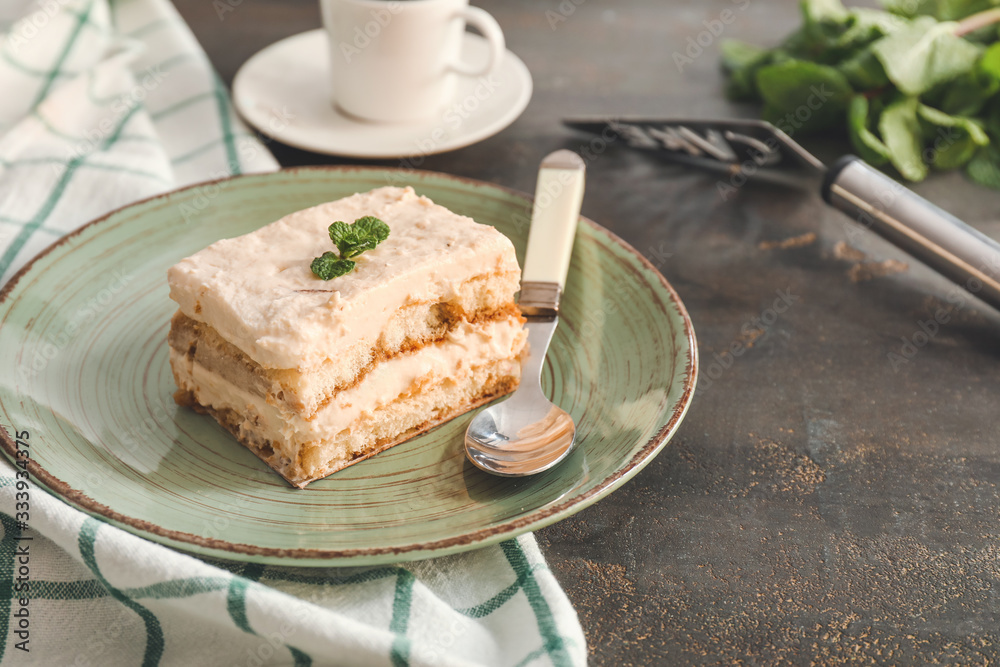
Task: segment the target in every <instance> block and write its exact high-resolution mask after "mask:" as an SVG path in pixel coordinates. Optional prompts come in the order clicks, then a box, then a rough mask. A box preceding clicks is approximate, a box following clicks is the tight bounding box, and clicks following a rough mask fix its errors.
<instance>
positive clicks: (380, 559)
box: [0, 165, 699, 567]
mask: <svg viewBox="0 0 1000 667" xmlns="http://www.w3.org/2000/svg"><path fill="white" fill-rule="evenodd" d="M300 172H306V173H309V172H314V173H342V174H348V173H352V172H379V173H386V172H391V173H396V174H401V175H403V176H404V178H412V179H413V180H414V181H418V180H422V179H426V178H438V179H441V180H445V181H448V180H451V181H457V182H459V183H463V184H465V185H471V186H475V187H486V188H491V189H495V190H499V191H501V192H503V193H505V194H508V195H512V196H514V197H516V198H519V199H523V200H524V202H525V203H526V204H528V205H530V204H531V202H532V201H533V197H532V196H530V195H528V194H527V193H524V192H522V191H520V190H516V189H514V188H509V187H506V186H503V185H498V184H496V183H491V182H488V181H482V180H479V179H475V178H470V177H467V176H457V175H454V174H447V173H444V172H437V171H430V170H423V169H400V168H394V167H379V166H367V165H316V166H298V167H288V168H283V169H279V170H277V171H272V172H258V173H250V174H239V175H236V176H227V177H224V178H217V179H210V180H206V181H200V182H197V183H192V184H189V185H186V186H183V187H180V188H175V189H173V190H169V191H166V192H162V193H160V194H156V195H152V196H150V197H145V198H143V199H139V200H136V201H134V202H130V203H129V204H126V205H124V206H120V207H118V208H116V209H114V210H112V211H109V212H108V213H105V214H104V215H102V216H100V217H98V218H95V219H93V220H91V221H89V222H87V223H85V224H84V225H82V226H80V227H79V228H77V229H75V230H73V231H72V232H70V233H68V234H66V235H64V236H62V237H60V238H59V239H56V240H55V241H54V242H53V243H51V244H50V245H49V246H48V247H46V248H45V249H44V250H42V251H41V252H39V253H38V254H37V255H35V256H34V257H32V258H31V260H29V261H28V263H26V264H25V265H24V266H23V267H21V268H20V269H19V270H18V271H17V272H16V273H15V274H14V275H13V276H11V278H10V280H8V281H7V283H6V284H4V285H3V286H2V287H0V309H2V308H3V306H4V305H5V304H6V303H7V299H8V298H9V297H10V295H11V293H12V291H13V289H14V288H15V287H16V286H17V284H18V283H19V282H20V280H21V279H22V278H24V277H25V276H26V275H27V274H28V273H29V272H31V270H32V269H33V268H34V267H35V265H36V263H38V262H39V261H40V260H42V259H43V258H44V257H46V256H47V255H48V254H49V253H51V252H53V251H55V250H56V249H58V248H59V247H60V246H61V245H63V244H65V243H68V242H69V241H70V240H71V239H73V238H75V237H76V236H79V235H80V234H82V233H84V232H85V231H87V230H89V229H91V228H92V227H95V226H97V225H100V224H101V223H103V222H105V221H106V220H108V219H109V218H111V217H112V216H115V215H118V214H119V213H121V212H123V211H126V210H128V209H130V208H133V207H138V206H142V205H144V204H148V203H150V202H153V201H156V200H159V199H164V200H165V199H167V198H169V197H174V196H177V195H178V194H180V193H183V192H186V191H189V190H194V189H197V188H204V187H208V186H212V185H217V184H220V183H224V182H232V181H237V180H249V179H253V178H272V177H276V176H277V175H281V174H294V173H300ZM398 182H403V180H400V181H398ZM580 221H582V222H583V223H584V224H586V225H588V226H589V227H590V228H591V230H592V231H593V232H598V233H600V234H603V235H605V236H606V237H607V239H608V240H609V241H610V242H611V243H613V244H615V245H618V246H620V247H621V249H623V250H624V251H626V252H627V253H629V254H630V255H632V256H633V257H634V258H636V259H638V260H639V262H640V264H641V265H642V266H643V267H644V268H645V269H646V270H647V271H649V272H651V273H652V274H653V275H654V276H656V277H657V278H658V279H659V281H660V285H661V286H662V287H663V288H665V289H666V291H667V293H668V295H669V299H670V302H671V304H672V305H673V307H674V308H675V309H676V312H677V313H678V314H679V315H680V316H681V320H682V322H683V331H684V337H685V339H686V341H687V344H688V354H687V355H686V357H687V358H686V366H685V369H684V373H685V378H684V381H683V383H684V386H683V391H682V393H681V397H680V399H679V401H678V402H677V403H676V404H675V405H674V407H673V410H672V412H671V415H670V418H669V419H668V420H667V422H666V423H665V424H664V425H663V426H662V427H661V428H660V429H659V430H658V431H657V432H656V433H655V434H653V435H652V436H651V437H650V438H649V440H647V441H646V443H645V444H644V445H643V446H642V448H641V449H640V450H639V451H638V452H636V453H635V454H634V455H633V456H632V458H631V459H629V460H628V462H627V463H625V464H624V465H622V466H620V467H619V468H618V470H616V471H615V472H614V474H612V475H610V476H608V477H606V478H605V479H603V480H601V482H600V483H599V484H597V485H596V486H595V487H593V488H592V489H590V490H589V491H587V492H586V493H584V494H583V495H581V496H576V497H574V498H573V499H569V500H566V501H563V502H561V503H559V504H557V505H554V506H552V507H549V508H545V509H536V510H534V511H532V512H530V513H528V514H526V515H522V516H519V517H516V518H514V519H512V520H510V521H506V522H504V523H501V524H498V525H494V526H487V527H484V528H480V529H478V530H475V531H472V532H466V533H463V534H462V535H457V536H454V537H450V538H446V539H440V540H435V541H432V542H419V543H412V544H407V545H403V546H388V547H387V546H382V547H366V548H351V549H314V548H278V547H261V546H258V545H253V544H245V543H242V542H231V541H227V540H220V539H218V538H214V537H205V536H201V535H195V534H193V533H186V532H183V531H178V530H172V529H167V528H164V527H162V526H159V525H157V524H155V523H152V522H149V521H146V520H144V519H140V518H137V517H134V516H126V515H125V514H122V513H120V512H118V511H116V510H114V509H112V508H111V507H108V506H107V505H104V504H103V503H100V502H98V501H96V500H94V499H93V498H90V497H89V496H88V495H86V494H85V493H83V492H82V491H79V490H77V489H74V488H73V487H71V486H70V485H69V484H68V483H66V482H64V481H63V480H61V479H59V478H57V477H55V476H54V475H52V474H50V473H49V472H48V471H47V470H45V468H43V467H42V466H41V464H39V463H38V462H37V461H36V460H35V459H34V458H32V457H29V458H28V459H27V462H26V463H25V466H26V468H27V470H28V473H29V474H30V475H31V476H32V477H33V478H34V480H33V481H35V483H36V484H39V483H40V485H41V486H43V487H44V489H45V490H46V491H47V492H48V493H50V494H52V495H53V496H56V497H57V498H59V499H60V500H63V501H69V502H70V504H72V505H74V506H75V507H76V508H77V509H80V510H82V511H84V512H85V513H87V514H89V515H91V516H95V517H97V518H99V519H101V520H104V521H106V522H109V523H111V524H113V525H117V526H119V527H121V528H122V529H123V530H126V531H128V532H131V533H132V534H135V535H137V536H138V537H142V538H144V539H149V540H151V541H154V542H158V543H161V544H166V545H168V546H171V547H174V548H177V549H181V550H183V551H188V552H193V553H197V554H200V555H205V556H211V557H216V558H222V559H224V560H237V561H249V562H258V563H266V564H280V565H297V566H310V565H315V566H322V567H330V566H331V565H333V564H334V562H337V564H342V565H352V564H355V562H364V563H366V564H379V563H390V562H399V561H403V560H421V559H424V558H434V557H438V556H442V555H447V554H450V553H457V552H460V551H466V550H471V549H477V548H481V547H485V546H488V545H490V544H496V543H499V542H501V541H504V540H507V539H512V538H515V537H517V536H518V535H521V534H524V533H526V532H531V531H534V530H537V529H539V528H543V527H545V526H548V525H551V524H553V523H555V522H557V521H560V520H562V519H564V518H567V517H569V516H571V515H573V514H575V513H576V512H579V511H581V510H583V509H585V508H587V507H589V506H590V505H592V504H594V503H596V502H597V501H598V500H600V499H602V498H604V497H605V496H607V495H608V494H610V493H611V492H613V491H614V490H616V489H617V488H618V487H620V486H621V485H622V484H624V483H625V482H627V481H628V480H629V479H631V478H632V477H634V476H635V475H636V474H638V473H639V472H640V471H641V470H642V469H643V468H644V467H645V466H646V465H648V464H649V463H650V462H651V461H652V460H653V459H654V458H655V457H656V455H657V454H658V453H659V450H660V449H662V448H663V447H664V446H666V444H667V443H668V442H669V441H670V439H671V438H672V437H673V435H674V433H675V432H676V431H677V429H678V427H679V426H680V424H681V422H682V421H683V419H684V416H685V415H686V414H687V411H688V409H689V408H690V405H691V403H692V400H693V398H694V394H695V388H696V385H697V381H698V369H699V355H698V345H697V339H696V336H695V332H694V324H693V322H692V320H691V316H690V315H689V314H688V312H687V308H685V306H684V303H683V302H682V301H681V299H680V296H679V295H678V294H677V292H676V290H675V289H674V288H673V286H672V285H671V284H670V283H669V282H668V281H667V279H666V278H665V277H664V276H663V274H661V273H660V271H659V270H658V269H657V268H656V267H655V266H654V265H653V264H652V263H651V262H650V261H649V260H648V259H646V257H644V256H643V255H642V253H640V252H639V251H638V250H636V249H635V248H634V247H632V245H631V244H629V243H628V242H626V241H625V240H624V239H622V238H621V237H620V236H618V235H617V234H615V233H614V232H612V231H611V230H609V229H606V228H605V227H602V226H601V225H599V224H598V223H596V222H594V221H593V220H591V219H590V218H587V217H585V216H583V215H581V216H580ZM12 428H13V425H12ZM15 435H16V433H15ZM0 448H2V449H3V451H4V452H5V453H6V455H7V456H8V457H9V459H10V461H11V464H12V465H13V466H14V467H15V468H17V467H20V466H19V464H18V458H19V457H18V456H17V451H18V448H17V444H16V441H15V439H14V438H12V437H11V435H10V434H9V433H8V432H7V429H6V427H5V426H3V425H0ZM137 531H138V532H137Z"/></svg>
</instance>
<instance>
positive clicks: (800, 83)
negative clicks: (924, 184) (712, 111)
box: [721, 0, 1000, 189]
mask: <svg viewBox="0 0 1000 667" xmlns="http://www.w3.org/2000/svg"><path fill="white" fill-rule="evenodd" d="M801 6H802V25H801V27H800V28H799V29H798V30H796V31H795V32H793V33H792V34H791V35H789V36H788V37H787V38H786V39H785V40H784V41H783V42H782V43H781V44H779V45H778V46H776V47H774V48H762V47H759V46H754V45H751V44H746V43H743V42H738V41H733V40H729V41H726V42H723V43H722V45H721V51H722V66H723V69H724V70H725V71H726V72H727V73H728V75H729V76H728V81H727V85H726V93H727V95H728V96H729V97H730V99H732V100H734V101H743V102H754V103H758V104H760V105H761V116H762V117H763V118H764V119H765V120H768V121H770V122H771V123H774V124H775V125H776V126H778V128H779V129H781V130H784V131H785V132H786V133H788V134H790V135H793V136H794V135H796V134H800V135H802V134H809V133H820V132H842V131H844V130H845V129H846V134H847V136H848V138H849V139H850V141H851V143H852V144H853V146H854V150H855V151H856V152H857V153H858V154H859V155H860V156H861V157H862V158H863V159H865V160H866V161H868V162H870V163H872V164H874V165H876V166H891V167H892V168H893V169H894V170H895V171H896V172H897V173H898V174H899V175H900V176H902V177H903V178H905V179H907V180H910V181H920V180H923V179H924V178H926V177H927V174H928V173H929V172H930V170H931V169H941V170H949V169H959V168H964V169H965V170H966V173H967V174H968V176H969V177H970V178H971V179H972V180H974V181H975V182H977V183H981V184H984V185H988V186H990V187H993V188H998V189H1000V29H998V25H1000V0H882V6H883V8H884V9H870V8H863V7H858V8H847V7H845V6H844V5H843V3H842V2H841V0H802V3H801Z"/></svg>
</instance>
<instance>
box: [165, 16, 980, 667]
mask: <svg viewBox="0 0 1000 667" xmlns="http://www.w3.org/2000/svg"><path fill="white" fill-rule="evenodd" d="M176 2H177V5H178V7H179V9H180V10H181V12H182V14H183V15H184V17H185V18H186V19H187V21H188V22H189V23H190V24H191V25H192V27H193V29H194V31H195V33H196V34H197V36H198V38H199V39H200V40H201V42H202V44H203V45H204V46H205V48H206V50H207V51H208V54H209V56H210V57H211V59H212V61H213V62H214V63H215V65H216V67H217V68H218V69H219V71H220V72H221V74H222V76H223V78H224V79H225V80H227V81H231V80H232V77H233V75H234V74H235V72H236V70H237V69H238V67H239V66H240V65H241V64H242V63H243V62H244V61H245V60H246V59H247V58H249V57H250V56H251V55H252V54H253V53H255V52H256V51H258V50H259V49H261V48H262V47H264V46H266V45H267V44H269V43H271V42H274V41H276V40H278V39H280V38H282V37H285V36H288V35H291V34H294V33H296V32H301V31H303V30H307V29H311V28H315V27H317V26H318V25H319V12H318V9H317V6H316V2H315V0H295V1H290V0H241V1H240V2H237V1H236V0H230V1H229V2H228V3H226V4H227V6H229V7H231V8H232V9H233V11H230V12H226V13H224V14H222V17H223V19H222V20H220V18H219V16H218V14H217V11H218V7H217V5H220V4H222V3H225V0H222V2H216V3H214V4H213V3H210V2H205V1H204V0H176ZM477 4H479V5H480V6H482V7H484V8H485V9H487V10H489V11H490V12H491V13H493V14H494V16H496V17H497V19H498V20H499V22H500V24H501V25H502V26H503V28H504V30H505V32H506V35H507V39H508V44H509V47H510V48H511V50H513V51H514V52H515V53H517V54H518V55H519V56H520V57H521V58H522V59H523V60H524V61H525V63H526V64H527V65H528V68H529V69H530V70H531V72H532V74H533V76H534V81H535V93H534V97H533V99H532V101H531V104H530V106H529V107H528V109H527V111H526V112H525V114H524V115H523V116H522V117H521V118H520V119H519V120H517V121H516V122H515V123H514V124H513V125H512V126H511V127H509V128H508V129H507V130H505V131H504V132H501V133H500V134H499V135H497V136H495V137H492V138H490V139H488V140H486V141H484V142H482V143H480V144H478V145H475V146H472V147H469V148H465V149H462V150H458V151H455V152H452V153H447V154H444V155H438V156H431V157H428V158H427V159H426V162H425V163H424V165H422V166H424V167H425V168H427V169H431V170H435V171H442V172H448V173H453V174H460V175H463V176H469V177H472V178H477V179H482V180H486V181H492V182H495V183H499V184H502V185H505V186H509V187H513V188H517V189H520V190H523V191H528V192H530V191H531V190H532V189H533V187H534V179H535V170H536V168H537V165H538V162H539V160H540V159H541V158H542V157H543V156H544V155H545V154H547V153H548V152H550V151H552V150H554V149H556V148H564V147H565V148H571V149H580V148H583V147H585V146H586V144H587V140H586V139H585V138H584V137H582V136H580V135H576V134H574V133H572V132H570V131H568V130H565V129H563V128H562V127H561V126H560V122H559V121H560V118H562V117H563V116H566V115H579V114H599V113H606V114H640V115H642V114H645V115H654V116H680V117H685V116H687V117H690V116H697V117H713V116H717V117H727V116H728V117H733V116H749V115H751V114H752V113H753V111H754V110H753V109H752V108H748V107H739V106H734V105H731V104H729V103H727V102H726V101H725V100H724V98H723V96H722V93H721V88H722V79H721V75H720V74H719V71H718V53H717V47H718V45H717V43H712V44H710V45H709V46H708V47H706V48H705V50H704V53H703V54H701V55H698V56H697V57H694V58H693V62H691V63H689V64H687V65H686V66H685V67H683V71H679V69H678V67H677V65H676V64H675V60H674V58H673V53H674V52H675V51H677V52H682V53H683V52H684V49H686V48H687V46H688V44H689V43H688V41H687V40H688V38H689V37H692V38H694V37H696V36H697V35H698V33H699V32H701V31H702V30H704V26H703V24H702V22H703V21H705V20H712V19H714V18H717V17H719V15H720V14H721V12H722V10H724V9H731V10H733V11H734V15H735V19H734V20H733V21H732V22H731V23H730V24H729V25H727V26H725V30H724V35H723V36H724V37H739V38H743V39H747V40H752V41H757V42H760V43H773V42H775V41H776V40H778V39H779V38H780V37H781V36H782V35H783V34H785V33H786V32H787V31H789V30H790V29H792V28H793V27H794V26H795V25H796V24H797V23H798V16H797V9H796V5H797V3H795V2H793V1H792V0H752V1H751V2H747V1H746V0H733V1H732V2H730V1H729V0H713V1H708V2H706V1H702V0H682V1H681V0H678V1H672V2H663V1H662V0H659V1H657V0H646V1H642V0H621V1H617V2H610V1H608V0H572V1H571V0H562V1H561V2H560V1H559V0H549V1H547V2H531V1H529V0H517V1H513V0H477ZM547 12H551V13H547ZM560 19H565V20H560ZM552 25H554V26H555V29H552V27H551V26H552ZM702 41H703V42H704V41H706V40H705V39H704V38H703V39H702ZM804 143H806V144H807V146H809V147H811V148H814V149H816V150H817V151H818V152H819V153H820V154H821V155H822V156H824V157H826V158H829V157H833V156H835V155H836V154H837V151H846V150H848V146H847V145H846V142H845V141H844V140H843V139H841V138H838V137H826V138H823V139H822V140H816V139H813V140H809V139H804ZM271 148H272V149H273V150H274V152H275V153H276V155H277V156H278V158H279V159H280V160H281V162H282V164H284V165H301V164H340V163H346V162H348V161H347V160H342V159H337V158H329V157H327V156H321V155H315V154H310V153H307V152H303V151H298V150H294V149H291V148H287V147H283V146H280V145H277V144H271ZM375 164H382V165H386V166H394V165H398V164H399V161H398V160H396V161H393V160H387V161H378V162H375ZM916 189H917V190H918V192H920V193H921V194H922V195H924V196H925V197H927V198H929V199H931V200H932V201H934V202H935V203H937V204H938V205H940V206H942V207H944V208H946V209H949V210H951V211H953V212H954V213H955V214H957V215H959V216H960V217H962V218H964V219H965V220H966V221H968V222H969V223H970V224H973V225H974V226H976V227H978V228H980V229H981V230H983V231H985V232H986V233H987V234H990V235H992V236H993V237H995V238H1000V222H998V220H997V215H996V212H997V211H998V210H1000V193H997V192H992V191H988V190H985V189H982V188H979V187H976V186H974V185H971V184H970V183H968V182H967V181H965V180H964V179H963V177H962V176H960V175H957V174H947V175H936V176H934V177H932V178H931V179H930V180H929V181H928V182H926V183H923V184H921V185H920V186H918V187H917V188H916ZM583 209H584V211H583V212H584V214H585V215H587V216H588V217H590V218H592V219H594V220H596V221H597V222H599V223H601V224H602V225H604V226H606V227H608V228H610V229H611V230H613V231H614V232H616V233H617V234H619V235H621V236H622V237H624V238H625V239H626V240H628V241H629V242H630V243H632V244H633V245H634V246H635V247H636V248H637V249H638V250H640V251H641V252H643V253H644V254H645V255H646V256H647V257H649V258H650V260H651V261H652V262H653V263H654V264H656V265H657V266H658V267H659V268H660V270H661V271H662V272H663V274H664V275H665V276H666V277H667V279H668V280H669V281H670V282H671V283H672V284H673V285H674V287H675V288H676V289H677V291H678V292H679V293H680V295H681V297H682V299H683V300H684V302H685V304H686V305H687V307H688V309H689V311H690V313H691V316H692V319H693V320H694V324H695V328H696V331H697V334H698V340H699V349H700V353H701V358H702V378H701V383H702V387H703V389H702V390H701V391H699V393H698V395H697V397H696V400H695V402H694V404H693V406H692V408H691V411H690V413H689V414H688V416H687V418H686V420H685V422H684V424H683V425H682V427H681V429H680V430H679V431H678V433H677V435H676V437H675V438H674V439H673V441H672V442H671V443H670V445H669V446H668V447H666V448H665V449H664V451H663V452H662V453H661V454H660V456H659V457H658V458H657V459H656V460H655V461H654V462H652V463H651V464H650V465H649V466H648V467H647V468H646V469H645V470H644V471H643V472H642V473H640V474H639V475H638V476H637V477H636V478H635V479H633V480H632V481H631V482H629V483H628V484H627V485H625V486H624V487H623V488H622V489H621V490H619V491H617V492H615V493H614V494H612V495H611V496H609V497H608V498H606V499H605V500H603V501H601V502H600V503H598V504H597V505H595V506H593V507H591V508H589V509H587V510H584V511H583V512H580V513H579V514H577V515H576V516H574V517H573V518H571V519H568V520H566V521H563V522H561V523H559V524H557V525H555V526H552V527H549V528H546V529H544V530H541V531H539V532H538V538H539V540H540V542H541V544H542V547H543V549H544V551H545V553H546V555H547V556H548V558H549V562H550V563H551V565H552V567H553V568H554V570H555V572H556V574H557V575H558V577H559V579H560V581H561V582H562V583H563V585H564V586H565V587H566V590H567V592H568V593H569V596H570V599H571V600H572V601H573V604H574V605H575V607H576V609H577V611H578V612H579V614H580V618H581V621H582V622H583V626H584V629H585V631H586V633H587V639H588V642H589V644H590V653H591V657H592V662H593V663H594V664H596V665H652V664H717V663H723V664H743V663H746V664H763V663H773V662H792V663H796V664H814V663H815V664H833V663H842V662H860V663H874V662H882V663H892V664H984V665H985V664H996V663H997V661H998V660H1000V600H998V597H1000V588H998V584H1000V582H998V579H1000V521H998V518H1000V516H998V510H1000V487H998V482H1000V454H998V451H997V449H998V445H1000V416H998V414H1000V410H998V408H997V396H998V393H1000V372H998V368H1000V343H998V338H1000V315H998V314H997V313H996V312H993V311H991V310H990V309H989V308H987V307H986V306H983V305H981V304H980V303H978V302H976V301H974V300H968V301H965V302H962V303H960V304H959V305H958V306H956V305H955V304H953V303H950V302H949V301H948V300H947V297H948V296H949V294H950V293H951V286H950V284H949V283H947V282H945V281H944V280H943V279H941V278H938V277H937V276H936V275H935V274H933V273H931V272H930V271H929V270H927V269H925V268H924V267H922V266H920V265H918V264H916V263H915V262H913V261H911V260H909V259H908V258H907V257H906V256H904V255H902V254H901V253H900V252H899V251H897V250H896V249H895V248H893V247H892V246H889V245H888V244H886V243H885V242H883V241H881V240H880V239H878V238H875V237H873V236H871V235H870V234H868V233H867V232H862V233H860V234H854V233H850V232H849V230H850V223H849V222H848V221H847V219H846V218H842V217H840V216H839V214H838V213H836V212H834V211H832V210H829V209H826V208H825V207H824V206H823V204H822V203H821V202H820V200H819V198H818V197H817V196H816V195H815V194H811V193H800V192H795V191H790V190H784V189H779V188H776V187H772V186H762V185H748V186H745V187H743V188H740V189H739V190H738V192H736V193H735V194H734V195H733V196H731V197H728V198H726V199H725V200H723V199H722V198H721V197H720V196H719V193H718V191H717V188H716V178H715V177H714V176H712V175H706V174H701V173H697V172H694V171H692V170H690V169H684V168H678V167H676V166H672V165H669V164H667V163H664V162H660V161H658V160H656V159H653V158H650V157H648V156H645V155H639V154H636V153H634V152H630V151H628V150H626V149H623V148H621V147H619V146H611V147H609V148H608V149H607V150H606V151H604V152H603V153H601V154H600V155H599V156H598V157H596V158H595V159H594V160H593V161H592V162H591V164H590V165H589V182H588V191H587V196H586V199H585V201H584V207H583ZM779 293H782V294H787V295H788V296H787V297H786V298H787V299H788V300H789V301H790V302H791V305H790V306H789V307H788V308H787V309H786V310H785V311H784V312H781V313H777V312H774V313H770V312H768V311H769V309H770V308H771V307H772V305H773V303H774V301H775V299H776V298H777V296H778V295H779ZM938 308H944V309H945V311H946V314H947V322H946V323H944V324H942V325H940V326H938V327H937V328H936V330H935V328H934V327H933V326H932V325H930V324H928V322H929V321H930V320H932V319H933V318H934V315H935V313H936V311H937V310H938ZM921 323H923V327H922V325H921ZM925 330H930V333H925ZM907 341H908V342H907ZM734 342H736V343H741V344H742V347H739V348H737V349H744V350H745V352H743V353H742V354H739V355H738V356H733V355H732V354H731V353H729V352H727V350H729V349H730V348H731V346H732V344H733V343H734ZM890 355H898V358H897V357H893V356H890ZM900 359H901V360H900Z"/></svg>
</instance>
